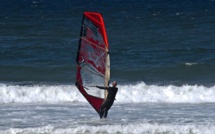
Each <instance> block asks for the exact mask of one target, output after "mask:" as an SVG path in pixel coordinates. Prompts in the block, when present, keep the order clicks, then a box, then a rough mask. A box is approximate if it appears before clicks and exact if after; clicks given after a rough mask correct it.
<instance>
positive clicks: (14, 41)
mask: <svg viewBox="0 0 215 134" xmlns="http://www.w3.org/2000/svg"><path fill="white" fill-rule="evenodd" d="M214 6H215V4H214V2H213V1H210V0H206V1H201V0H197V1H195V2H194V1H189V0H183V1H174V0H170V1H162V0H159V1H135V2H132V1H126V2H123V3H122V1H117V2H116V1H109V2H107V1H103V2H101V1H100V2H90V1H66V0H64V1H57V0H55V1H52V2H50V1H37V0H35V1H24V0H22V1H19V2H16V1H3V2H2V4H1V8H0V12H1V15H0V29H1V32H0V44H1V49H0V52H1V55H0V59H1V63H0V74H2V75H1V76H0V81H2V82H22V81H27V82H28V81H34V82H57V83H70V82H74V78H75V72H76V70H75V57H76V50H77V45H78V38H79V33H80V25H81V19H82V14H83V11H85V10H87V11H97V12H101V13H102V14H103V16H104V20H105V23H106V29H107V35H108V39H109V45H110V53H111V55H110V56H111V74H112V79H117V80H118V81H121V82H137V81H145V82H148V83H165V84H166V83H167V84H168V83H173V84H185V83H188V84H198V83H201V84H210V85H211V84H213V83H214V78H215V73H214V71H213V69H214V67H215V66H214V61H215V53H214V52H215V46H214V43H215V38H214V34H215V30H214V21H215V17H214V13H215V10H214Z"/></svg>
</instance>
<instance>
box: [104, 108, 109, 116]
mask: <svg viewBox="0 0 215 134" xmlns="http://www.w3.org/2000/svg"><path fill="white" fill-rule="evenodd" d="M108 110H109V109H105V115H104V118H106V117H107V115H108Z"/></svg>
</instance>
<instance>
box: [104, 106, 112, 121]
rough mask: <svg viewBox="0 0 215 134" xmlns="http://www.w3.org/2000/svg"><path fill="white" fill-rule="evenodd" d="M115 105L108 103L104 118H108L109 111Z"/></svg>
mask: <svg viewBox="0 0 215 134" xmlns="http://www.w3.org/2000/svg"><path fill="white" fill-rule="evenodd" d="M112 104H113V103H108V104H107V106H106V109H105V113H104V118H106V117H107V115H108V110H109V109H110V108H111V106H112Z"/></svg>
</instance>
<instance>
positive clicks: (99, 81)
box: [76, 12, 110, 113]
mask: <svg viewBox="0 0 215 134" xmlns="http://www.w3.org/2000/svg"><path fill="white" fill-rule="evenodd" d="M76 63H77V74H76V86H77V88H78V89H79V91H80V92H81V93H82V95H83V96H84V97H85V98H86V100H87V101H88V102H89V103H90V104H91V105H92V107H93V108H94V109H95V110H96V111H97V112H98V113H99V109H100V107H101V105H102V103H103V102H104V100H105V97H106V94H105V90H98V89H96V88H95V87H92V86H95V85H100V86H108V85H107V84H108V81H109V79H110V69H109V68H110V61H109V53H108V42H107V35H106V30H105V26H104V20H103V18H102V15H101V14H100V13H96V12H84V14H83V20H82V25H81V33H80V40H79V46H78V52H77V57H76Z"/></svg>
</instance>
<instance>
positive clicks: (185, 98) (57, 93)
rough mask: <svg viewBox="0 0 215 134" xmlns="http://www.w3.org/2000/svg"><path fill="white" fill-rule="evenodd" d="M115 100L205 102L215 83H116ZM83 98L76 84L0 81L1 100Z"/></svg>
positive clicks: (212, 98)
mask: <svg viewBox="0 0 215 134" xmlns="http://www.w3.org/2000/svg"><path fill="white" fill-rule="evenodd" d="M118 88H119V90H118V94H117V96H116V101H115V102H116V103H145V102H153V103H204V102H215V86H212V87H206V86H198V85H183V86H174V85H166V86H158V85H147V84H145V83H144V82H140V83H137V84H125V85H119V86H118ZM62 102H86V100H85V98H84V97H83V96H82V95H81V93H80V92H79V91H78V89H77V88H76V87H75V85H10V84H9V85H8V84H0V103H62Z"/></svg>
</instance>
